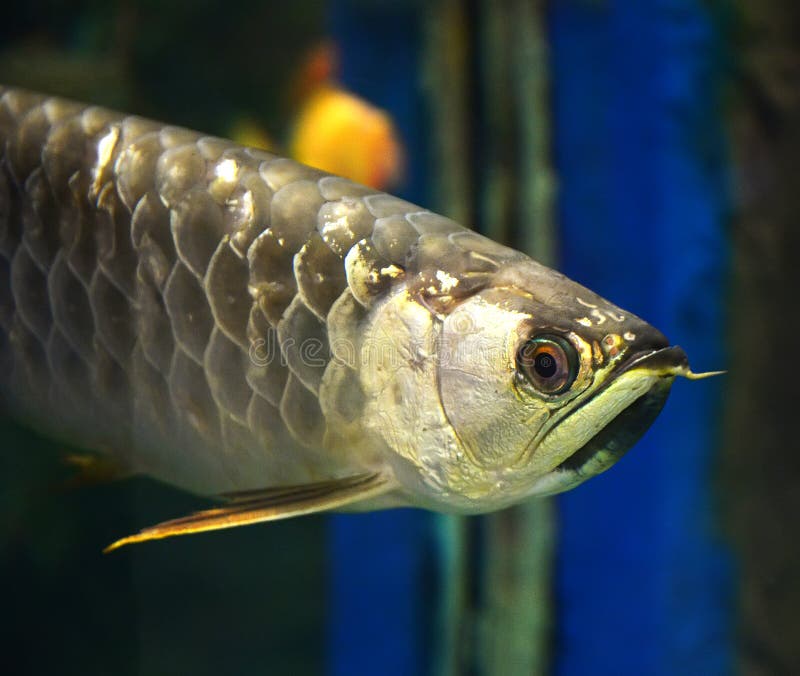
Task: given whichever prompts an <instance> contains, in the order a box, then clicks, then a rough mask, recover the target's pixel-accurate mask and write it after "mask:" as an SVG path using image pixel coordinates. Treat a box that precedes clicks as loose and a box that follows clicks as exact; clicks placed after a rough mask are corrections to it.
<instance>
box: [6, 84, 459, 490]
mask: <svg viewBox="0 0 800 676" xmlns="http://www.w3.org/2000/svg"><path fill="white" fill-rule="evenodd" d="M0 148H2V149H3V159H2V165H1V166H2V172H0V216H1V217H2V218H1V220H0V226H2V252H3V259H2V263H0V266H2V272H1V273H0V288H1V289H2V292H1V293H2V294H3V305H2V329H3V342H4V343H5V346H4V347H3V349H2V360H3V364H4V372H5V373H7V374H8V377H10V378H11V380H12V381H13V382H14V385H13V386H11V387H10V388H9V389H10V390H11V391H12V392H13V393H14V397H15V399H16V400H17V401H15V402H13V403H14V404H16V405H20V406H21V407H22V409H23V410H22V412H23V415H25V416H26V417H28V418H32V419H34V420H35V421H36V422H37V423H40V424H41V423H44V424H46V425H47V426H48V427H50V428H52V429H54V430H55V431H56V432H57V433H59V434H61V435H63V431H64V430H65V429H66V430H70V431H71V432H73V436H72V438H75V439H77V441H78V443H80V444H83V445H86V446H89V447H102V448H104V449H108V450H112V451H114V452H115V453H116V454H117V456H118V459H119V460H120V461H121V462H123V463H124V465H125V466H126V467H128V468H130V469H131V470H133V471H145V472H148V473H151V474H154V475H156V476H161V477H164V478H167V479H169V480H170V481H172V482H173V483H177V484H179V485H183V486H185V487H187V488H190V489H192V490H197V491H199V492H205V493H218V492H221V491H225V490H233V489H244V488H254V487H259V486H263V485H266V484H269V483H274V482H276V481H280V482H292V483H303V482H306V481H310V480H313V479H315V478H319V477H320V476H330V475H336V474H337V473H341V472H346V471H347V470H348V469H349V467H348V463H347V462H346V461H345V460H344V459H343V458H342V457H341V454H339V456H336V454H333V455H331V454H328V455H321V454H320V449H322V448H325V447H326V434H327V436H328V437H333V438H334V439H330V444H334V443H335V442H336V439H335V438H337V437H340V436H341V434H336V433H330V434H328V430H327V429H326V428H327V427H329V425H326V421H327V420H328V419H337V420H339V419H342V420H344V425H345V426H346V427H350V428H352V427H353V424H354V423H353V419H354V418H355V416H354V415H353V413H352V411H351V412H347V411H346V410H345V411H341V410H339V409H342V408H344V409H346V408H347V407H348V406H350V407H351V408H352V403H351V402H352V401H353V399H354V398H357V397H355V396H354V395H353V394H352V388H354V387H355V388H356V389H358V380H357V378H356V377H355V374H354V373H349V374H348V373H347V371H348V369H349V367H348V366H347V365H345V364H344V363H343V362H341V361H335V363H334V362H332V359H331V352H330V345H329V341H328V334H329V326H330V324H336V323H337V318H338V315H346V316H347V317H349V318H352V317H354V316H355V315H357V314H358V312H359V311H360V310H361V309H362V308H364V307H368V306H369V305H370V303H371V302H372V299H373V298H374V297H375V296H376V295H378V294H380V293H381V292H382V291H383V290H385V288H386V287H387V286H388V285H389V284H391V283H393V282H395V281H396V277H397V275H398V273H399V272H400V270H401V269H402V267H400V266H406V265H407V264H408V263H409V261H410V259H411V257H412V256H413V251H412V249H413V247H414V245H415V244H416V243H417V240H418V239H419V237H420V235H421V234H425V233H431V232H438V233H442V232H444V233H448V232H457V231H461V230H463V228H461V227H460V226H458V225H457V224H455V223H453V222H452V221H449V220H447V219H445V218H443V217H440V216H436V215H435V214H431V213H430V212H426V211H424V210H422V209H421V208H419V207H417V206H415V205H413V204H410V203H408V202H405V201H403V200H400V199H397V198H395V197H392V196H390V195H385V194H382V193H379V192H376V191H374V190H371V189H368V188H365V187H363V186H360V185H357V184H354V183H352V182H350V181H348V180H346V179H342V178H339V177H335V176H330V175H327V174H325V173H323V172H320V171H317V170H314V169H311V168H309V167H306V166H303V165H300V164H297V163H295V162H293V161H291V160H288V159H285V158H281V157H277V156H274V155H271V154H269V153H266V152H262V151H258V150H252V149H244V148H241V147H238V146H236V145H235V144H233V143H231V142H228V141H224V140H222V139H217V138H211V137H207V136H203V135H201V134H197V133H194V132H190V131H187V130H184V129H179V128H176V127H168V126H162V125H158V124H157V123H154V122H150V121H148V120H143V119H141V118H138V117H131V116H124V115H121V114H116V113H112V112H109V111H106V110H104V109H101V108H97V107H93V106H92V107H87V106H81V105H79V104H75V103H72V102H69V101H65V100H62V99H57V98H51V97H45V96H41V95H36V94H32V93H28V92H23V91H20V90H14V89H0ZM18 213H21V215H22V218H20V219H18V218H17V217H16V214H18ZM408 214H415V217H414V218H413V219H410V218H408ZM20 225H21V227H20ZM465 232H466V231H465ZM392 266H394V267H392ZM348 321H349V320H348ZM339 323H340V324H341V323H342V322H339ZM342 338H343V339H344V340H346V337H342ZM259 345H266V346H269V347H270V349H275V348H278V349H279V350H280V354H279V355H278V354H271V355H270V359H269V363H268V364H264V363H262V362H259V360H258V359H257V358H256V359H253V358H252V351H253V350H254V349H257V346H259ZM309 345H311V346H318V349H316V350H315V353H314V355H313V357H314V358H313V359H305V358H304V356H303V355H302V354H301V348H303V347H304V346H306V347H307V346H309ZM349 370H352V369H349ZM340 388H347V390H348V392H349V393H350V394H348V395H347V396H346V397H343V398H342V397H338V396H337V392H338V391H339V390H340ZM321 392H322V393H323V394H325V395H327V397H328V401H327V402H321V401H320V393H321ZM337 399H340V400H342V401H343V402H344V403H342V404H341V405H338V404H336V401H337ZM76 401H79V402H81V405H80V409H77V407H75V406H72V402H76ZM42 402H47V415H46V416H42V415H41V412H42ZM86 411H91V412H92V413H91V417H92V420H103V419H108V420H110V421H112V422H111V424H110V425H108V426H106V428H105V429H102V433H98V432H100V427H98V426H94V427H93V428H92V429H91V430H89V429H87V426H86V422H87V420H86ZM53 414H55V415H56V418H57V420H56V421H55V422H52V419H51V415H53ZM48 420H50V422H48ZM353 433H354V430H352V429H351V435H352V434H353ZM330 444H329V445H330ZM278 446H279V447H280V448H281V453H282V454H286V453H287V452H288V453H291V454H294V455H296V456H298V457H297V459H298V462H293V463H290V464H289V463H281V462H269V453H266V454H265V453H261V454H256V453H254V449H260V448H267V449H274V448H276V447H278ZM183 453H191V462H190V463H186V462H184V460H183V459H181V460H180V461H178V462H170V461H169V460H170V459H172V460H174V456H175V455H176V454H177V455H180V454H183ZM337 460H338V461H339V462H337ZM187 464H188V465H189V467H194V470H193V471H188V472H187Z"/></svg>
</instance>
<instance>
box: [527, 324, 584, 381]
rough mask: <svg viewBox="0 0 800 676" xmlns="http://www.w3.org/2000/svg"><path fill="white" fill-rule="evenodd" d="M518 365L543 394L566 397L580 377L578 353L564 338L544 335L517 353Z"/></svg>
mask: <svg viewBox="0 0 800 676" xmlns="http://www.w3.org/2000/svg"><path fill="white" fill-rule="evenodd" d="M517 365H518V368H519V370H520V372H521V373H522V374H523V375H524V376H525V378H526V379H527V380H528V381H529V382H530V383H531V385H533V386H534V387H535V388H536V389H537V390H538V391H539V392H541V393H543V394H547V395H555V394H563V393H564V392H566V391H567V390H568V389H569V388H570V387H571V386H572V383H573V382H575V378H576V377H577V375H578V353H577V352H576V350H575V348H574V347H573V346H572V344H571V343H570V342H569V341H567V340H565V339H564V338H562V337H561V336H555V335H550V334H544V335H539V336H534V337H533V338H530V339H529V340H528V341H526V342H525V343H524V344H523V346H522V347H521V348H520V349H519V352H518V353H517Z"/></svg>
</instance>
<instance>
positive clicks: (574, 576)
mask: <svg viewBox="0 0 800 676" xmlns="http://www.w3.org/2000/svg"><path fill="white" fill-rule="evenodd" d="M707 7H708V3H704V2H701V1H700V0H678V1H675V2H671V3H665V2H661V1H659V0H642V1H641V2H635V3H610V2H588V1H579V0H564V1H562V0H559V1H558V2H553V3H552V4H551V17H550V18H551V41H552V63H553V83H554V110H555V151H556V168H557V171H558V172H559V184H560V194H559V222H560V225H561V227H562V237H561V251H562V254H563V255H562V261H561V267H562V269H563V270H564V272H565V273H566V274H568V275H569V276H571V277H574V278H575V279H577V280H579V281H581V282H583V283H585V284H587V285H588V286H589V287H591V288H592V289H594V290H596V291H598V292H599V293H601V294H603V295H605V296H607V297H609V298H610V299H611V300H613V301H614V302H617V303H619V304H620V305H621V306H622V307H625V308H627V309H629V310H631V311H634V312H635V313H637V314H639V315H641V316H643V317H644V318H645V319H647V320H649V321H651V322H652V323H653V324H655V325H656V326H657V327H658V328H660V329H662V330H663V331H664V332H665V333H666V334H667V335H668V336H670V337H671V339H672V340H673V341H675V342H678V343H680V344H681V345H682V346H683V347H684V348H685V349H686V351H687V353H688V354H689V355H690V358H691V360H692V363H693V364H694V366H695V367H696V369H697V370H704V369H716V368H720V367H724V364H723V359H724V352H723V349H722V345H723V341H724V335H723V313H722V276H723V269H724V266H725V264H726V258H727V248H726V242H725V239H724V236H723V220H724V216H725V211H726V209H727V196H726V191H725V187H724V183H725V175H726V166H727V165H726V157H725V148H724V143H723V134H722V128H721V124H722V121H721V111H720V110H719V98H718V97H719V86H720V69H719V67H718V61H717V57H718V53H719V48H720V37H719V35H718V32H717V28H716V26H715V23H714V18H713V16H711V15H710V14H709V11H708V9H707ZM723 387H725V382H724V381H723V380H721V379H720V380H715V381H703V382H700V383H689V382H685V381H684V382H679V383H677V384H676V385H675V387H674V389H673V393H672V397H671V400H670V401H669V403H668V405H667V407H666V409H665V411H664V413H663V415H662V416H661V418H660V419H659V420H658V421H657V422H656V424H655V425H654V426H653V428H652V429H651V430H650V432H649V433H648V434H647V435H646V436H645V438H644V440H643V441H642V442H641V443H640V444H639V445H638V446H637V447H636V448H635V449H633V450H632V451H631V453H630V455H629V456H627V457H626V458H624V459H623V460H622V461H621V462H620V463H619V465H618V466H616V467H615V468H614V469H612V470H611V471H610V472H608V473H607V474H605V475H603V476H601V477H598V478H595V479H592V480H591V481H589V482H588V484H586V485H585V486H582V487H581V488H579V489H578V490H576V491H574V492H571V493H569V494H566V495H564V496H563V497H562V498H561V499H560V500H559V507H560V523H561V528H562V531H561V538H560V548H559V553H558V571H557V577H558V579H557V597H556V598H557V612H558V619H557V623H558V624H557V641H558V645H557V653H556V654H557V662H556V672H557V673H558V674H562V675H564V676H568V675H572V674H575V675H577V674H588V673H591V674H593V675H594V676H597V675H602V674H634V673H635V674H664V675H667V674H680V673H703V674H723V673H729V672H730V668H731V643H730V640H731V639H730V636H729V630H730V627H729V619H728V611H729V604H730V598H729V597H730V586H731V585H730V571H729V568H730V565H729V560H728V558H727V554H726V550H725V549H724V547H723V546H722V545H721V544H720V542H719V538H718V530H717V528H718V526H717V515H716V513H715V512H714V509H713V504H712V491H713V472H714V464H713V462H714V454H715V452H716V450H717V449H716V443H717V435H716V433H717V423H716V417H715V416H716V414H717V412H718V408H719V397H720V392H721V389H722V388H723Z"/></svg>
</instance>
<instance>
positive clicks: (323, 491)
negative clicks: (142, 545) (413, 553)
mask: <svg viewBox="0 0 800 676" xmlns="http://www.w3.org/2000/svg"><path fill="white" fill-rule="evenodd" d="M389 489H390V483H389V480H388V479H387V478H386V477H385V476H384V475H382V474H357V475H354V476H350V477H345V478H343V479H333V480H330V481H321V482H318V483H313V484H303V485H299V486H282V487H277V488H267V489H264V490H254V491H243V492H241V493H227V494H225V495H223V496H222V497H223V498H225V499H227V500H229V503H228V504H226V505H224V506H222V507H216V508H214V509H206V510H203V511H201V512H195V513H194V514H190V515H189V516H185V517H182V518H180V519H173V520H171V521H165V522H164V523H160V524H158V525H156V526H151V527H150V528H145V529H144V530H142V531H140V532H139V533H137V534H136V535H129V536H128V537H125V538H122V539H121V540H117V541H116V542H114V543H112V544H110V545H109V546H108V547H106V548H105V549H104V550H103V551H104V552H106V553H107V552H111V551H113V550H115V549H118V548H119V547H122V546H124V545H129V544H132V543H134V542H145V541H146V540H160V539H161V538H168V537H172V536H173V535H189V534H191V533H202V532H203V531H209V530H219V529H222V528H234V527H235V526H247V525H249V524H253V523H260V522H262V521H276V520H278V519H286V518H289V517H292V516H300V515H303V514H311V513H313V512H321V511H325V510H329V509H336V508H339V507H344V506H345V505H349V504H351V503H354V502H358V501H361V500H365V499H367V498H371V497H375V496H376V495H380V494H381V493H385V492H387V491H388V490H389Z"/></svg>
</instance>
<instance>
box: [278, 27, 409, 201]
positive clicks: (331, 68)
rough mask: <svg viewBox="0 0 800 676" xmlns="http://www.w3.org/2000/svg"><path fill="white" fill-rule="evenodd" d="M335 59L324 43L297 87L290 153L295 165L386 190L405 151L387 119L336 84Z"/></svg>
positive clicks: (395, 177)
mask: <svg viewBox="0 0 800 676" xmlns="http://www.w3.org/2000/svg"><path fill="white" fill-rule="evenodd" d="M336 71H337V55H336V48H335V47H334V46H333V45H332V44H331V43H323V44H322V45H320V46H319V47H318V48H316V49H315V50H314V51H313V52H312V53H311V55H310V57H309V59H308V62H307V64H306V66H305V67H304V68H303V70H302V71H301V73H300V74H299V76H298V80H297V83H296V84H295V90H294V98H295V99H296V100H298V102H299V110H298V113H297V116H296V118H295V121H294V124H293V129H292V134H291V138H290V140H289V153H290V155H291V156H292V157H293V158H294V159H296V160H297V161H298V162H301V163H303V164H307V165H309V166H312V167H316V168H317V169H322V170H323V171H327V172H330V173H332V174H337V175H339V176H344V177H345V178H349V179H351V180H353V181H355V182H357V183H362V184H364V185H368V186H370V187H372V188H376V189H379V190H385V189H387V188H389V187H391V186H392V185H394V184H396V183H397V182H398V180H399V178H400V176H401V173H402V166H403V151H402V145H401V143H400V141H399V139H398V136H397V131H396V129H395V127H394V124H393V123H392V119H391V117H390V116H389V114H388V113H386V112H385V111H383V110H380V109H378V108H376V107H374V106H372V105H370V104H369V103H368V102H366V101H364V100H363V99H361V98H359V97H358V96H356V95H354V94H351V93H350V92H348V91H346V90H345V89H343V88H342V87H340V86H339V85H337V84H336V81H335V79H336Z"/></svg>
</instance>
